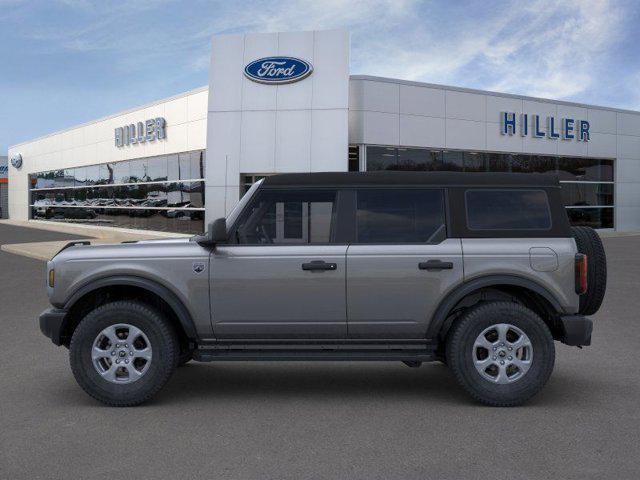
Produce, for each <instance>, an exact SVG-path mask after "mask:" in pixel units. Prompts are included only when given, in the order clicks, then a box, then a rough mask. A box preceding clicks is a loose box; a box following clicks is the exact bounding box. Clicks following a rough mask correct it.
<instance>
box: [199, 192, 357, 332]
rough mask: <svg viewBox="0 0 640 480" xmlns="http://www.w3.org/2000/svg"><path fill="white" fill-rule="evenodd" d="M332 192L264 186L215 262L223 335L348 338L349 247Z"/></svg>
mask: <svg viewBox="0 0 640 480" xmlns="http://www.w3.org/2000/svg"><path fill="white" fill-rule="evenodd" d="M337 197H338V192H337V191H336V190H334V189H306V190H305V189H303V190H291V189H289V190H287V189H267V188H264V189H261V190H259V191H258V192H257V193H256V195H255V198H252V199H251V201H250V202H249V203H248V204H247V206H246V207H245V209H244V210H243V212H242V213H241V214H240V217H239V218H238V221H237V222H236V225H235V226H231V232H230V235H231V242H235V243H230V244H227V245H218V246H216V249H215V252H214V253H213V254H212V262H211V273H210V275H211V282H210V289H211V302H212V303H211V312H212V320H213V328H214V334H215V335H216V337H218V338H254V339H255V338H345V337H346V329H347V328H346V287H345V283H346V278H345V272H346V269H345V266H346V251H347V244H346V242H343V243H338V242H337V240H336V239H337V233H336V219H337Z"/></svg>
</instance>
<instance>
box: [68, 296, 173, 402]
mask: <svg viewBox="0 0 640 480" xmlns="http://www.w3.org/2000/svg"><path fill="white" fill-rule="evenodd" d="M178 351H179V347H178V341H177V338H176V335H175V333H174V330H173V329H172V327H171V325H170V324H169V322H168V321H167V319H166V318H165V317H164V315H162V314H161V313H160V312H158V311H157V310H156V309H154V308H152V307H151V306H149V305H146V304H144V303H140V302H136V301H117V302H113V303H108V304H105V305H102V306H100V307H98V308H96V309H95V310H93V311H91V312H89V313H88V314H87V315H86V316H85V317H84V318H83V319H82V320H81V322H80V324H79V325H78V327H77V328H76V330H75V331H74V333H73V336H72V338H71V345H70V348H69V358H70V362H71V370H72V371H73V375H74V376H75V378H76V381H77V382H78V384H79V385H80V386H81V387H82V389H83V390H84V391H85V392H87V393H88V394H89V395H91V396H92V397H93V398H95V399H97V400H99V401H101V402H103V403H106V404H107V405H111V406H118V407H127V406H133V405H138V404H140V403H143V402H145V401H146V400H148V399H150V398H151V397H152V396H153V395H155V394H156V393H157V392H158V391H159V390H160V389H161V388H162V387H163V386H164V384H165V383H166V382H167V381H168V380H169V378H170V377H171V374H172V373H173V370H174V369H175V366H176V364H177V361H178V358H177V357H178Z"/></svg>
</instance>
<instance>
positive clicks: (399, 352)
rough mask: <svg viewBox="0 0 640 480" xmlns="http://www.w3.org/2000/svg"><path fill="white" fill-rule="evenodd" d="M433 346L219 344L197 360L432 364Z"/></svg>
mask: <svg viewBox="0 0 640 480" xmlns="http://www.w3.org/2000/svg"><path fill="white" fill-rule="evenodd" d="M435 350H436V348H435V346H432V345H424V344H423V345H415V344H413V345H388V346H384V345H380V344H377V345H362V344H360V345H353V344H338V345H322V344H311V345H310V344H299V345H292V344H285V345H282V344H281V345H274V344H270V345H264V344H262V345H256V344H244V345H240V344H223V345H220V344H217V345H200V346H199V347H198V349H197V350H196V351H195V352H194V359H195V360H197V361H200V362H214V361H236V360H247V361H250V360H251V361H308V360H314V361H375V362H384V361H395V362H412V363H414V362H431V361H434V360H437V357H436V354H435Z"/></svg>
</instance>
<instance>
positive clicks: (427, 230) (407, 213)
mask: <svg viewBox="0 0 640 480" xmlns="http://www.w3.org/2000/svg"><path fill="white" fill-rule="evenodd" d="M357 224H358V225H357V236H358V242H359V243H438V242H440V241H442V240H444V238H445V237H446V229H445V216H444V201H443V193H442V190H437V189H431V190H426V189H425V190H404V191H403V190H397V189H375V190H359V191H358V212H357Z"/></svg>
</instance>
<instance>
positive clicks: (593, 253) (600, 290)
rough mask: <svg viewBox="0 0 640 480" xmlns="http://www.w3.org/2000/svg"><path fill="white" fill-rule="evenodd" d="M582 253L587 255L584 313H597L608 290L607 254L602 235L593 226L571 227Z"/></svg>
mask: <svg viewBox="0 0 640 480" xmlns="http://www.w3.org/2000/svg"><path fill="white" fill-rule="evenodd" d="M571 233H572V234H573V238H574V239H575V241H576V246H577V247H578V251H579V252H580V253H584V254H585V255H586V256H587V292H586V293H585V294H584V295H580V309H579V312H580V313H581V314H582V315H593V314H594V313H596V312H597V311H598V310H599V309H600V306H601V305H602V301H603V300H604V294H605V291H606V290H607V256H606V254H605V252H604V246H603V245H602V240H601V239H600V235H598V232H596V231H595V230H594V229H593V228H591V227H571Z"/></svg>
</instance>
